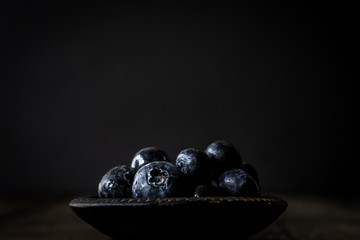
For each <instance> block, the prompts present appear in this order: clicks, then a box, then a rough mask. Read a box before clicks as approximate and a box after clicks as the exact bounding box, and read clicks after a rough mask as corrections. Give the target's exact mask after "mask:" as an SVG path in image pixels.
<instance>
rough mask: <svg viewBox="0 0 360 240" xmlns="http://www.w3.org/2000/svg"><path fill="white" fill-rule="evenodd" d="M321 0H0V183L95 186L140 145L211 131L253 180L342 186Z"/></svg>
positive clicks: (9, 188) (293, 186) (170, 149)
mask: <svg viewBox="0 0 360 240" xmlns="http://www.w3.org/2000/svg"><path fill="white" fill-rule="evenodd" d="M328 7H329V6H327V4H326V3H322V2H312V3H311V4H304V3H301V2H298V3H296V2H292V3H259V2H253V3H252V4H244V3H240V4H239V5H229V4H225V3H221V4H220V3H214V2H208V3H207V4H185V3H178V4H175V3H172V4H149V3H148V4H145V3H138V4H135V3H134V4H121V3H118V4H113V3H109V2H100V1H99V2H91V3H89V2H88V3H86V4H84V3H81V4H80V3H74V2H71V3H66V2H64V1H58V2H56V1H55V2H54V1H50V2H45V1H43V2H42V1H37V2H33V3H11V4H2V5H1V13H2V14H1V18H2V21H1V24H2V25H1V26H2V28H1V29H2V30H1V31H2V38H1V105H0V106H1V156H0V157H1V175H0V183H1V189H0V191H1V194H24V193H26V194H41V193H43V194H53V193H73V194H83V193H88V192H94V191H96V188H97V183H98V181H99V180H100V178H101V177H102V175H103V174H104V173H105V172H106V171H107V170H108V169H110V168H112V167H113V166H115V165H118V164H129V163H130V161H131V158H132V156H133V155H134V154H135V152H137V151H138V150H139V149H141V148H143V147H146V146H156V147H159V148H162V149H163V150H165V151H166V152H167V153H168V154H169V156H170V157H171V158H172V159H173V160H174V159H175V157H176V155H177V153H178V152H179V151H181V150H182V149H183V148H187V147H196V148H200V149H204V148H205V147H206V146H207V145H208V144H209V143H211V142H212V141H215V140H218V139H224V140H228V141H230V142H232V143H233V144H234V145H235V146H236V147H237V148H238V150H239V151H240V153H241V155H242V156H243V159H244V161H248V162H251V163H253V165H254V166H255V167H256V168H257V169H258V172H259V175H260V181H261V182H262V185H263V190H264V191H265V192H272V193H280V192H281V193H283V192H284V193H294V192H295V193H323V194H336V193H342V194H346V193H350V190H351V188H350V186H349V185H348V184H347V181H350V179H351V175H350V174H349V170H350V168H351V167H348V166H349V159H348V158H347V157H346V154H345V153H344V151H343V145H342V140H343V139H342V137H343V136H342V134H343V132H342V131H343V130H342V127H341V126H342V116H343V113H342V111H343V110H342V97H341V94H342V79H341V73H342V71H343V65H342V64H343V63H342V61H340V60H339V59H341V56H342V54H343V53H342V51H343V50H342V44H343V43H342V42H341V37H340V36H341V28H339V25H340V22H339V16H338V15H336V14H334V12H333V11H334V9H328ZM340 27H341V26H340Z"/></svg>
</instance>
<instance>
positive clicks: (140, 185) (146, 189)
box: [132, 161, 182, 198]
mask: <svg viewBox="0 0 360 240" xmlns="http://www.w3.org/2000/svg"><path fill="white" fill-rule="evenodd" d="M181 180H182V173H181V171H180V170H179V169H178V168H177V167H176V166H175V165H174V164H173V163H171V162H166V161H155V162H150V163H147V164H145V165H143V166H142V167H141V168H140V169H139V170H138V171H137V172H136V174H135V176H134V181H133V184H132V196H133V198H165V197H174V196H181V195H182V191H181V190H180V189H181V187H182V186H181V185H182V184H181Z"/></svg>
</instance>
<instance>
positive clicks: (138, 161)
mask: <svg viewBox="0 0 360 240" xmlns="http://www.w3.org/2000/svg"><path fill="white" fill-rule="evenodd" d="M155 161H167V162H170V159H169V156H168V155H167V154H166V152H165V151H163V150H161V149H158V148H156V147H146V148H143V149H140V150H139V151H138V152H137V153H136V154H135V156H134V157H133V159H132V162H131V167H132V168H134V169H135V170H138V169H139V168H141V167H142V166H144V165H145V164H147V163H150V162H155Z"/></svg>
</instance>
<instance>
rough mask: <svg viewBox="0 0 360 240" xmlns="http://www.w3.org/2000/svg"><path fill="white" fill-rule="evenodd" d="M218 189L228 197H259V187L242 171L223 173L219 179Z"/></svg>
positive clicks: (235, 170) (233, 170) (234, 170)
mask: <svg viewBox="0 0 360 240" xmlns="http://www.w3.org/2000/svg"><path fill="white" fill-rule="evenodd" d="M218 187H219V189H220V190H221V191H222V192H223V193H224V194H225V195H228V196H249V197H250V196H251V197H256V196H259V195H260V192H259V187H258V185H257V183H256V181H255V180H254V178H253V177H251V176H250V175H249V174H247V173H246V172H245V171H244V170H242V169H232V170H228V171H225V172H224V173H223V174H221V176H220V178H219V186H218Z"/></svg>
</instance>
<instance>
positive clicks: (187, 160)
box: [175, 148, 212, 182]
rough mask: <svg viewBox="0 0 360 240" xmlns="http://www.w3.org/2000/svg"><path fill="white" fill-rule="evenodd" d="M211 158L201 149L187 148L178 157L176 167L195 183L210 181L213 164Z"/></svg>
mask: <svg viewBox="0 0 360 240" xmlns="http://www.w3.org/2000/svg"><path fill="white" fill-rule="evenodd" d="M210 161H211V160H210V158H209V157H208V156H207V155H206V154H205V153H204V152H203V151H200V150H199V149H196V148H187V149H184V150H182V151H181V152H180V153H179V154H178V155H177V157H176V161H175V165H176V166H177V167H178V168H179V169H180V171H181V172H182V173H183V174H184V175H185V176H187V177H190V178H191V179H192V181H194V182H203V181H206V180H207V179H210V177H209V176H210V169H211V166H212V164H211V163H210Z"/></svg>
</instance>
